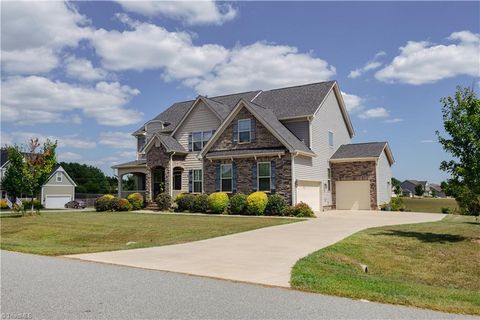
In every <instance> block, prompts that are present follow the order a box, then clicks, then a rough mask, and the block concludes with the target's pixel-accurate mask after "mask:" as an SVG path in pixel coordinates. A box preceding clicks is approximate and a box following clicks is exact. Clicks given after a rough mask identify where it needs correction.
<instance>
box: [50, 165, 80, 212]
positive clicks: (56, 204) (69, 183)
mask: <svg viewBox="0 0 480 320" xmlns="http://www.w3.org/2000/svg"><path fill="white" fill-rule="evenodd" d="M76 186H77V185H76V184H75V182H74V181H73V179H72V178H71V177H70V176H69V175H68V173H67V172H66V171H65V170H64V169H63V168H62V166H60V165H57V166H56V167H55V168H54V169H53V170H52V173H51V174H50V176H49V178H48V179H47V182H46V183H45V184H44V185H43V186H42V204H43V206H44V207H45V208H47V209H63V208H64V206H65V204H66V203H67V202H69V201H72V200H74V199H75V187H76Z"/></svg>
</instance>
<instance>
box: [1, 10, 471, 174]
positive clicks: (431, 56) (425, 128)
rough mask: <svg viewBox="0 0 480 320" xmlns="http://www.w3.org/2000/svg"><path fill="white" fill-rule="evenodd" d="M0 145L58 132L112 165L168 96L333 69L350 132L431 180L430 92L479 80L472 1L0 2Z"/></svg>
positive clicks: (84, 158) (125, 155)
mask: <svg viewBox="0 0 480 320" xmlns="http://www.w3.org/2000/svg"><path fill="white" fill-rule="evenodd" d="M1 6H2V31H1V32H2V43H1V47H2V72H1V77H2V98H1V108H2V113H1V133H2V141H1V143H2V145H3V144H5V143H22V142H24V141H25V140H26V139H27V138H28V137H30V136H39V137H43V138H46V137H51V138H56V139H58V140H59V145H60V146H59V149H58V153H59V159H60V160H64V161H78V162H82V163H88V164H92V165H95V166H98V167H100V168H102V169H103V170H104V171H105V172H106V173H107V174H112V171H111V169H110V168H109V167H110V166H111V165H112V164H114V163H118V162H124V161H129V160H132V159H134V157H135V147H134V140H133V138H132V137H131V136H130V133H131V132H132V131H134V130H135V129H137V128H138V127H140V126H141V125H142V124H143V123H144V122H145V121H147V120H149V119H150V118H152V117H154V116H155V115H157V114H158V113H160V112H161V111H163V110H164V109H166V108H167V107H168V106H170V104H171V103H173V102H175V101H180V100H186V99H192V98H195V97H196V96H197V95H198V94H207V95H210V96H213V95H215V94H224V93H231V92H239V91H245V90H250V89H270V88H275V87H282V86H289V85H297V84H303V83H309V82H317V81H324V80H331V79H336V80H338V82H339V84H340V88H341V89H342V91H343V92H344V95H345V101H346V103H347V107H348V108H349V109H350V115H351V118H352V121H353V124H354V128H355V130H356V137H355V139H354V142H364V141H384V140H386V141H389V143H390V144H391V147H392V150H393V153H394V156H395V158H396V161H397V163H396V164H395V165H394V167H393V174H394V176H396V177H398V178H399V179H407V178H413V179H426V180H429V181H432V182H440V181H442V180H443V179H445V178H446V177H447V176H446V174H445V173H443V172H441V171H440V170H439V169H438V167H439V163H440V161H441V160H443V159H446V158H448V155H447V154H445V153H444V152H443V151H442V149H441V146H440V145H439V144H438V143H436V142H435V141H436V137H435V133H434V132H435V130H441V128H442V121H441V112H440V103H439V99H440V98H441V97H443V96H446V95H452V94H453V93H454V91H455V87H456V86H457V85H463V86H472V85H473V86H474V88H475V90H477V91H478V89H479V85H480V83H479V77H480V57H479V55H480V53H479V52H480V47H479V45H480V36H479V31H480V26H479V24H480V22H479V21H480V3H479V2H403V3H399V2H301V3H298V2H297V3H295V2H231V3H225V2H212V1H203V2H195V3H188V2H68V3H63V2H43V3H13V2H2V3H1Z"/></svg>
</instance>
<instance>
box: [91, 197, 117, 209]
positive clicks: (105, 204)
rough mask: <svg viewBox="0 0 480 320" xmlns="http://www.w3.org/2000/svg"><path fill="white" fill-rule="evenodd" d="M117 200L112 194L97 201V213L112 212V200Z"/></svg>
mask: <svg viewBox="0 0 480 320" xmlns="http://www.w3.org/2000/svg"><path fill="white" fill-rule="evenodd" d="M113 199H115V197H114V196H112V195H111V194H106V195H104V196H101V197H99V198H97V200H95V210H96V211H99V212H100V211H110V210H112V200H113Z"/></svg>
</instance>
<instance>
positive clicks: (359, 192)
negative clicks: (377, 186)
mask: <svg viewBox="0 0 480 320" xmlns="http://www.w3.org/2000/svg"><path fill="white" fill-rule="evenodd" d="M335 188H336V202H337V209H340V210H370V182H369V181H368V180H361V181H336V182H335Z"/></svg>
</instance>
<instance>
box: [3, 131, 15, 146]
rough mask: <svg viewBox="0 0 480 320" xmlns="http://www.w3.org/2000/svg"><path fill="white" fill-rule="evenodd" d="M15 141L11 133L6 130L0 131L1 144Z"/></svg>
mask: <svg viewBox="0 0 480 320" xmlns="http://www.w3.org/2000/svg"><path fill="white" fill-rule="evenodd" d="M12 143H13V138H12V136H11V135H10V134H9V133H6V132H5V131H1V132H0V145H1V146H2V147H3V146H4V145H6V144H8V145H10V144H12Z"/></svg>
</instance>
